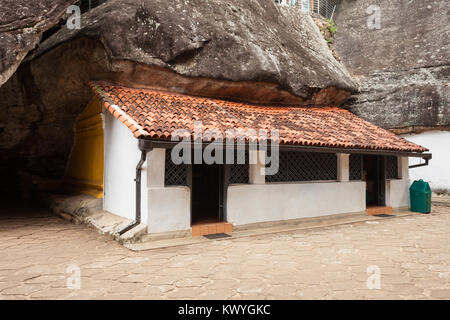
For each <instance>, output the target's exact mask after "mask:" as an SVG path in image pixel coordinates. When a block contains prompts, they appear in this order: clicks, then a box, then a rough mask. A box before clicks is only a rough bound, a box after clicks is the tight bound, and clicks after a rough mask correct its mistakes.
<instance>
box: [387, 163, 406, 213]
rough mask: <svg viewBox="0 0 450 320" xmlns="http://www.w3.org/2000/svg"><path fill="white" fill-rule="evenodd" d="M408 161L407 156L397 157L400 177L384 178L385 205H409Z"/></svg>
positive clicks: (397, 206)
mask: <svg viewBox="0 0 450 320" xmlns="http://www.w3.org/2000/svg"><path fill="white" fill-rule="evenodd" d="M408 166H409V161H408V157H399V158H398V176H399V178H400V179H392V180H386V205H387V206H389V207H392V208H404V207H408V208H409V207H410V201H409V186H410V185H411V182H410V180H409V171H410V170H409V168H408Z"/></svg>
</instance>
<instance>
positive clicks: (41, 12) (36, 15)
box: [0, 0, 76, 86]
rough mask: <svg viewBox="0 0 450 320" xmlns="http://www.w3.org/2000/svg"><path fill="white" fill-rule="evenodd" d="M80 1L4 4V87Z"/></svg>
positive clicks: (0, 70)
mask: <svg viewBox="0 0 450 320" xmlns="http://www.w3.org/2000/svg"><path fill="white" fill-rule="evenodd" d="M75 2H76V0H40V1H29V0H25V1H18V0H0V86H1V85H2V84H3V83H5V82H6V81H7V80H8V79H9V77H11V75H12V74H13V73H14V72H15V71H16V69H17V67H18V66H19V64H20V62H21V61H22V60H23V58H24V57H25V56H26V55H27V53H28V52H29V51H30V50H32V49H34V48H35V46H36V45H37V44H38V43H39V41H40V39H41V35H42V33H43V32H44V31H46V30H48V29H49V28H51V27H52V26H54V25H55V24H56V23H57V22H58V21H59V19H60V18H61V17H62V16H63V15H64V14H66V9H67V7H68V6H69V5H70V4H72V3H75Z"/></svg>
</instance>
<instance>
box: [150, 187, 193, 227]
mask: <svg viewBox="0 0 450 320" xmlns="http://www.w3.org/2000/svg"><path fill="white" fill-rule="evenodd" d="M190 210H191V194H190V189H189V188H188V187H182V186H180V187H178V186H177V187H175V186H174V187H166V188H149V189H148V229H147V231H148V233H159V232H171V231H181V230H188V229H190V227H191V213H190V212H191V211H190Z"/></svg>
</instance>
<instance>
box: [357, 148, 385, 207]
mask: <svg viewBox="0 0 450 320" xmlns="http://www.w3.org/2000/svg"><path fill="white" fill-rule="evenodd" d="M384 167H385V164H384V157H382V156H372V155H365V156H364V157H363V177H364V180H365V181H366V205H367V206H384V205H385V204H386V201H385V180H386V179H385V168H384Z"/></svg>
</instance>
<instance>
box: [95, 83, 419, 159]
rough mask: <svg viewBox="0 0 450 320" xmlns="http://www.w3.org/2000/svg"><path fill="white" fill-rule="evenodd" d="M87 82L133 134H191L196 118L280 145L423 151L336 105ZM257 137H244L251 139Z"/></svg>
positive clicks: (167, 136) (205, 126)
mask: <svg viewBox="0 0 450 320" xmlns="http://www.w3.org/2000/svg"><path fill="white" fill-rule="evenodd" d="M90 86H91V88H92V89H93V91H94V92H95V94H96V95H97V97H98V98H99V99H100V100H101V101H102V103H103V105H104V106H105V108H106V109H107V110H109V111H110V112H111V113H112V114H113V115H114V116H115V117H116V118H118V119H119V120H120V121H121V122H123V123H124V124H125V125H126V126H127V127H128V128H129V129H130V130H131V131H132V132H133V134H134V135H135V136H136V137H147V138H151V139H157V140H167V139H169V140H170V138H171V133H172V132H173V131H174V130H176V129H187V130H189V132H191V133H193V132H194V121H201V122H202V125H203V130H207V129H215V130H217V129H219V130H220V131H221V132H222V134H223V136H224V137H225V130H227V129H237V128H242V129H248V128H253V129H255V130H256V132H258V131H259V130H260V129H263V130H268V131H270V130H271V129H277V130H278V131H279V140H278V141H279V143H280V144H289V145H305V146H320V147H331V148H333V147H336V148H352V149H373V150H388V151H403V152H424V151H427V149H426V148H423V147H421V146H419V145H417V144H414V143H412V142H409V141H407V140H405V139H403V138H400V137H398V136H396V135H395V134H393V133H391V132H389V131H387V130H384V129H382V128H379V127H377V126H375V125H374V124H371V123H369V122H367V121H365V120H363V119H361V118H359V117H357V116H356V115H354V114H352V113H351V112H349V111H347V110H344V109H341V108H338V107H295V106H274V105H271V106H262V105H252V104H248V103H241V102H230V101H225V100H219V99H212V98H203V97H195V96H188V95H182V94H176V93H170V92H164V91H158V90H151V89H134V88H125V87H121V86H116V85H110V84H106V83H90ZM191 137H192V139H195V138H196V137H194V136H193V135H192V136H191ZM269 137H270V135H269ZM261 138H264V137H261V136H259V135H252V136H250V137H249V139H250V140H252V141H254V139H261Z"/></svg>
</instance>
